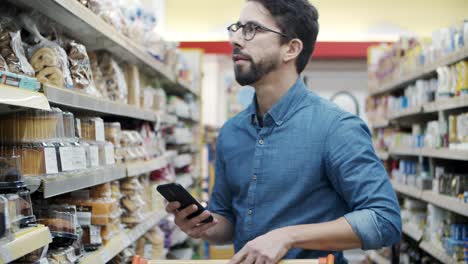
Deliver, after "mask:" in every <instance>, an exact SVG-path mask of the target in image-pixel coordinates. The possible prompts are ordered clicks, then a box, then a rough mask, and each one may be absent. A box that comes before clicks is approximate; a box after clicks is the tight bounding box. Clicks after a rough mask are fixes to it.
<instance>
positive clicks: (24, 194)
mask: <svg viewBox="0 0 468 264" xmlns="http://www.w3.org/2000/svg"><path fill="white" fill-rule="evenodd" d="M16 194H17V195H18V197H19V203H18V205H19V208H18V209H19V211H20V214H21V219H20V227H22V228H23V227H28V226H31V225H35V224H36V217H35V216H34V213H33V208H32V202H31V194H30V192H29V190H28V189H26V188H21V189H20V190H18V191H17V192H16Z"/></svg>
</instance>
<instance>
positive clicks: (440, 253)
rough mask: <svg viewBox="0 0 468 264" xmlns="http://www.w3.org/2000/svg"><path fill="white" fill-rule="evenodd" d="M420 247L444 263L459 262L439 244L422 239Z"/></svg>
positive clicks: (452, 263) (453, 263) (454, 263)
mask: <svg viewBox="0 0 468 264" xmlns="http://www.w3.org/2000/svg"><path fill="white" fill-rule="evenodd" d="M419 247H420V248H421V249H422V250H424V251H426V252H427V253H429V254H430V255H432V256H433V257H435V258H436V259H438V260H439V261H441V262H442V263H444V264H456V263H457V261H455V260H454V259H453V258H451V257H450V256H449V255H447V254H446V253H445V251H444V250H443V249H442V248H439V247H438V246H436V245H434V244H432V243H430V242H427V241H422V242H421V243H420V244H419Z"/></svg>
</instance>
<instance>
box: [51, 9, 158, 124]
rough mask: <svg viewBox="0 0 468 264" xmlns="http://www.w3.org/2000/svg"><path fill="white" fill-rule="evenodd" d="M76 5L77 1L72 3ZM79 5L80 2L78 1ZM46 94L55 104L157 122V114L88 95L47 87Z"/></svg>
mask: <svg viewBox="0 0 468 264" xmlns="http://www.w3.org/2000/svg"><path fill="white" fill-rule="evenodd" d="M71 2H73V3H75V1H71ZM76 3H78V1H76ZM44 93H45V95H46V97H47V99H48V100H49V101H50V102H51V103H54V104H58V105H63V106H66V107H71V108H76V109H80V110H86V111H91V112H96V113H100V114H105V115H116V116H124V117H130V118H135V119H142V120H147V121H152V122H154V121H156V117H157V115H156V113H155V112H153V111H149V110H143V109H140V108H138V107H135V106H131V105H127V104H122V103H117V102H112V101H109V100H103V99H100V98H96V97H92V96H89V95H87V94H83V93H79V92H75V91H72V90H66V89H62V88H57V87H52V86H46V87H44Z"/></svg>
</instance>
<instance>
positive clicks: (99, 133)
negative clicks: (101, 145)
mask: <svg viewBox="0 0 468 264" xmlns="http://www.w3.org/2000/svg"><path fill="white" fill-rule="evenodd" d="M94 127H95V129H96V141H99V142H104V141H106V138H105V136H104V121H103V120H102V119H100V118H96V119H94Z"/></svg>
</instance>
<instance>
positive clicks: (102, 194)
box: [89, 182, 112, 199]
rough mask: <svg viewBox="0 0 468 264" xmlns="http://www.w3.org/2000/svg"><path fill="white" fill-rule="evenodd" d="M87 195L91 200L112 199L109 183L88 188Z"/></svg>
mask: <svg viewBox="0 0 468 264" xmlns="http://www.w3.org/2000/svg"><path fill="white" fill-rule="evenodd" d="M89 195H90V197H91V198H92V199H110V198H112V187H111V184H110V183H109V182H107V183H103V184H99V185H96V186H93V187H91V188H89Z"/></svg>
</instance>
